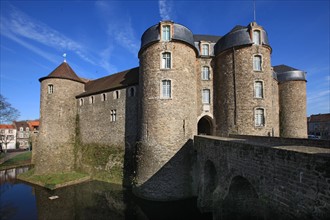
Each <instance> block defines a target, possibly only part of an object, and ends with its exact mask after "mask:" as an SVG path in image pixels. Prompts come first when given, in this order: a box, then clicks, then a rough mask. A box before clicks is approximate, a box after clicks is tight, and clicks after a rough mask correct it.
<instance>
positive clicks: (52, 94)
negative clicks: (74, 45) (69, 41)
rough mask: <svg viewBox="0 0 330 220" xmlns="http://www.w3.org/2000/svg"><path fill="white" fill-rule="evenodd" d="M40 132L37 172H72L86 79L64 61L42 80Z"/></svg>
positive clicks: (36, 161)
mask: <svg viewBox="0 0 330 220" xmlns="http://www.w3.org/2000/svg"><path fill="white" fill-rule="evenodd" d="M39 81H40V83H41V91H40V94H41V97H40V132H39V137H38V146H37V149H35V150H36V158H35V169H36V173H37V174H42V173H57V172H69V171H72V170H73V167H74V143H75V132H76V129H75V126H76V114H77V104H76V98H75V96H76V95H78V94H80V93H82V92H83V91H84V82H83V81H82V80H81V79H80V78H79V77H78V76H77V75H76V73H75V72H74V71H73V70H72V69H71V67H70V66H69V65H68V64H67V63H66V62H63V63H62V64H61V65H59V66H58V67H57V68H56V69H55V70H54V71H53V72H51V73H50V74H49V75H48V76H46V77H43V78H40V79H39Z"/></svg>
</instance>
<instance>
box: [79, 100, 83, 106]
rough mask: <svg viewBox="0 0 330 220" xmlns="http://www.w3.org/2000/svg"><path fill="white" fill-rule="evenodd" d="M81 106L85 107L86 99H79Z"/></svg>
mask: <svg viewBox="0 0 330 220" xmlns="http://www.w3.org/2000/svg"><path fill="white" fill-rule="evenodd" d="M79 105H80V106H83V105H84V99H83V98H81V99H79Z"/></svg>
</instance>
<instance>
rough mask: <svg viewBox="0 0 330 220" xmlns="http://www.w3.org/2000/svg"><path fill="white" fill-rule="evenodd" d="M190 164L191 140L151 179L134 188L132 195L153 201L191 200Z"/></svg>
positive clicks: (191, 179)
mask: <svg viewBox="0 0 330 220" xmlns="http://www.w3.org/2000/svg"><path fill="white" fill-rule="evenodd" d="M139 147H143V146H139ZM137 150H139V149H138V147H137ZM192 164H193V140H191V139H189V140H188V141H187V142H186V143H185V144H184V145H183V146H182V148H181V149H180V150H179V151H178V152H177V153H176V154H175V155H174V156H173V157H172V158H171V159H170V160H169V161H168V162H167V163H166V164H165V165H164V166H163V167H162V168H161V169H159V170H158V171H157V172H156V173H155V174H154V175H153V176H152V177H150V178H149V179H148V180H147V181H146V182H144V183H142V184H141V185H140V186H135V187H134V188H133V193H134V194H135V195H136V196H138V197H140V198H144V199H150V200H155V201H157V200H158V201H174V200H180V199H185V198H191V197H193V190H192V183H193V177H192V167H193V166H192ZM137 172H139V171H137Z"/></svg>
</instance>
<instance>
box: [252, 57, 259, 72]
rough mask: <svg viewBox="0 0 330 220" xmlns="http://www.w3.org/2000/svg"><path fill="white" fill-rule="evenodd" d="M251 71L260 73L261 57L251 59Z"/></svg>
mask: <svg viewBox="0 0 330 220" xmlns="http://www.w3.org/2000/svg"><path fill="white" fill-rule="evenodd" d="M253 70H254V71H261V56H258V55H257V56H254V57H253Z"/></svg>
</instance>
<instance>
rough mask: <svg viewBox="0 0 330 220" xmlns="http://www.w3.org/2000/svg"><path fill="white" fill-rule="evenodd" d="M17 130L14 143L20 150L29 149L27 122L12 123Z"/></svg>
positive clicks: (28, 126) (28, 127)
mask: <svg viewBox="0 0 330 220" xmlns="http://www.w3.org/2000/svg"><path fill="white" fill-rule="evenodd" d="M13 124H14V126H15V128H16V130H17V133H16V134H17V138H16V141H17V143H18V147H19V148H20V149H27V148H29V147H30V131H31V130H30V129H31V128H30V125H29V124H28V121H14V122H13Z"/></svg>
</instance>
